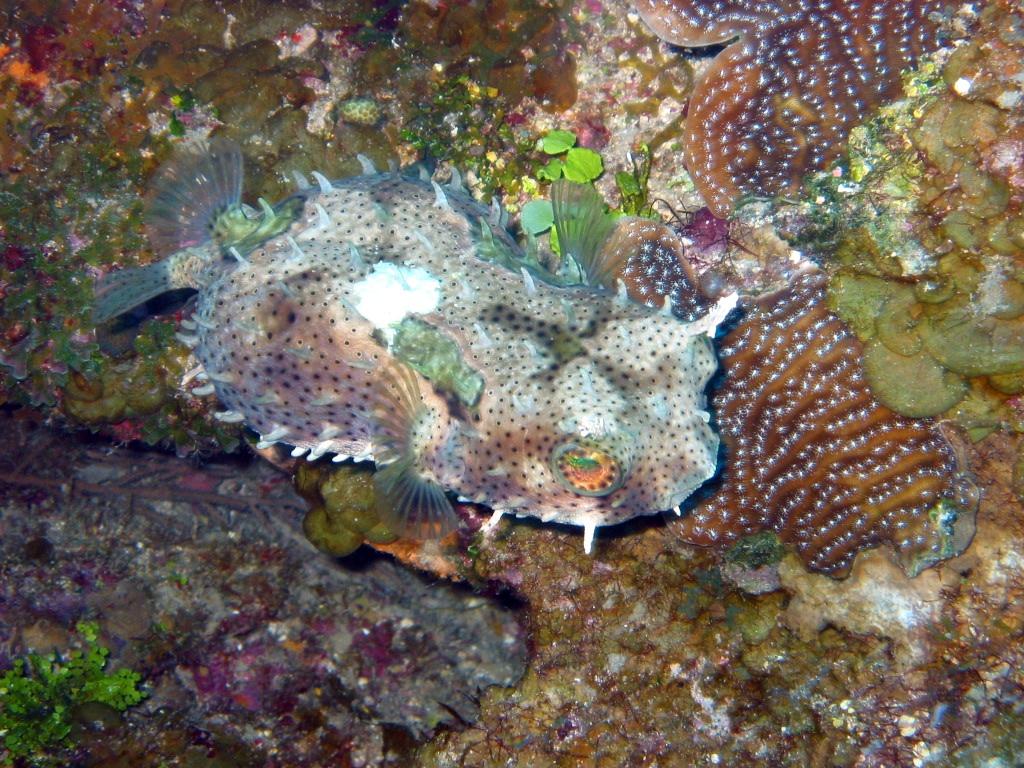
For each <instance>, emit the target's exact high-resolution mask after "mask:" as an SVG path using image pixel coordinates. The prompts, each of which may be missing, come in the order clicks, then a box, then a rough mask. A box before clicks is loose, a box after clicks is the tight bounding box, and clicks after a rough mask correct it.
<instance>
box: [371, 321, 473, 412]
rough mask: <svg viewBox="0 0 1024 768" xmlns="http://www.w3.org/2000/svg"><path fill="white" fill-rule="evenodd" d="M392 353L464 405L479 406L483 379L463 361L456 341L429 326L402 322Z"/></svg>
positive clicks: (396, 332)
mask: <svg viewBox="0 0 1024 768" xmlns="http://www.w3.org/2000/svg"><path fill="white" fill-rule="evenodd" d="M391 352H392V354H393V355H394V356H395V357H397V358H398V359H399V360H401V361H402V362H405V363H408V364H409V365H410V366H411V367H412V368H414V369H415V370H417V371H419V372H420V373H421V374H423V375H424V376H425V377H426V378H427V379H428V380H429V381H430V382H431V384H433V385H434V387H436V388H437V389H439V390H441V391H442V392H447V393H449V394H452V395H454V396H455V397H457V398H458V399H459V400H460V401H461V402H462V403H463V404H465V405H467V406H469V407H473V406H475V405H476V404H477V403H478V402H479V400H480V395H481V394H482V393H483V390H484V379H483V376H481V375H480V373H479V372H478V371H476V370H475V369H473V368H472V367H471V366H470V365H468V364H467V363H466V361H465V360H463V358H462V353H461V352H460V350H459V345H458V344H457V343H456V342H455V339H453V338H451V336H449V335H448V334H446V333H444V332H443V331H440V330H438V329H437V328H435V327H434V326H432V325H431V324H430V323H427V322H424V321H423V320H419V319H417V318H406V319H405V320H403V321H402V322H401V323H399V325H398V326H397V328H395V337H394V340H393V341H392V346H391Z"/></svg>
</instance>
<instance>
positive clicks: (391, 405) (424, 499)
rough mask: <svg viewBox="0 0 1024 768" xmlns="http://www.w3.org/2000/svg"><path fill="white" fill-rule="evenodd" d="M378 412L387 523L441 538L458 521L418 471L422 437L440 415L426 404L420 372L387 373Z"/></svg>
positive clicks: (402, 531) (381, 497) (380, 486)
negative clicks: (433, 419) (422, 392)
mask: <svg viewBox="0 0 1024 768" xmlns="http://www.w3.org/2000/svg"><path fill="white" fill-rule="evenodd" d="M382 379H383V381H382V382H381V385H382V389H381V391H380V392H379V398H380V399H379V402H378V404H377V407H376V408H375V409H374V411H373V422H374V426H375V431H374V454H375V456H374V458H375V460H376V461H377V464H378V470H377V474H376V475H374V485H375V486H376V491H377V505H378V507H379V509H380V514H381V517H382V519H383V520H384V522H385V523H386V524H387V525H388V527H389V528H391V530H392V531H393V532H395V533H397V534H399V535H402V536H410V537H412V538H417V539H433V538H440V537H442V536H444V535H445V534H447V533H448V532H449V531H452V530H454V529H455V527H456V525H457V520H456V517H455V511H454V510H453V509H452V505H451V502H449V501H448V497H447V496H445V493H444V490H443V489H442V488H441V487H440V486H439V485H438V484H437V483H436V482H434V481H433V480H432V479H430V478H428V477H425V476H424V475H423V473H422V472H421V471H420V469H419V467H418V463H419V462H418V459H419V455H418V451H417V448H416V442H417V437H418V436H419V435H422V433H423V431H424V430H425V429H429V428H430V427H431V423H430V420H431V418H432V416H436V411H434V410H433V409H431V408H430V407H429V406H428V405H426V404H425V403H424V402H423V397H422V395H421V394H420V388H419V383H418V382H417V379H416V374H415V373H413V371H412V370H411V369H410V368H409V367H408V366H405V365H402V364H400V363H398V364H395V365H392V366H391V367H389V368H388V369H387V370H385V371H384V372H383V375H382Z"/></svg>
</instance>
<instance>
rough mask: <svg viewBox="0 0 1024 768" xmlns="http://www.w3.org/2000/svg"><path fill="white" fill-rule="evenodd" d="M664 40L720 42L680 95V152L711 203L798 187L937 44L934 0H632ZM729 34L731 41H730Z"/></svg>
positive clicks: (717, 208) (719, 209)
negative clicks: (685, 102)
mask: <svg viewBox="0 0 1024 768" xmlns="http://www.w3.org/2000/svg"><path fill="white" fill-rule="evenodd" d="M633 5H634V6H635V7H636V9H637V10H638V11H639V12H640V14H641V16H642V17H643V18H644V20H645V21H646V22H647V24H648V25H649V26H650V27H651V29H653V30H654V32H655V33H656V34H658V35H659V36H660V37H662V38H663V39H664V40H666V41H668V42H670V43H672V44H674V45H681V46H712V45H724V46H725V47H724V49H723V50H722V51H721V52H720V53H718V55H717V56H716V57H715V59H714V60H713V62H712V64H711V66H710V68H709V69H708V71H707V72H705V73H704V75H703V76H702V77H701V78H700V79H699V80H698V82H697V84H696V86H695V88H694V91H693V93H692V95H691V96H690V101H689V109H688V112H687V116H686V123H685V126H684V134H683V157H684V161H685V162H686V165H687V167H688V168H689V170H690V173H691V174H692V175H693V178H694V181H695V182H696V184H697V186H698V188H699V189H700V191H701V193H702V194H703V196H704V200H705V201H706V203H707V205H708V207H709V208H711V210H712V211H713V212H714V213H715V214H716V215H718V216H723V217H724V216H726V215H728V214H729V212H730V211H731V210H732V208H733V206H734V204H735V203H736V200H737V199H738V198H739V197H740V196H741V195H776V194H786V193H792V192H795V191H796V190H797V188H798V187H799V184H800V182H801V180H802V178H803V176H804V175H805V174H807V173H808V172H809V171H812V170H818V169H821V168H823V167H824V166H825V165H826V164H827V163H828V162H830V161H831V160H832V159H833V158H834V157H835V156H836V154H837V153H838V152H839V151H840V149H841V147H842V143H843V142H844V141H845V139H846V134H847V132H848V131H849V129H850V128H851V127H852V126H853V125H855V124H856V123H858V122H860V121H861V120H862V119H863V118H864V117H865V116H866V115H867V113H868V111H869V110H870V109H871V108H872V107H875V106H877V105H879V104H881V103H884V102H885V101H887V100H889V99H891V98H893V97H894V96H896V95H898V93H899V86H900V81H899V72H900V70H901V69H904V68H906V67H908V66H911V65H912V64H913V63H914V61H915V60H916V59H917V57H918V56H920V55H921V54H922V53H924V52H927V51H930V50H933V49H934V48H935V47H937V44H938V37H937V34H936V32H937V25H936V24H935V22H934V21H933V20H932V18H931V17H932V15H933V14H934V13H936V12H937V11H939V10H941V9H942V8H943V3H942V2H939V1H938V0H931V1H930V2H913V1H912V0H897V1H896V2H889V1H884V0H873V1H872V2H864V3H848V2H840V1H837V0H833V1H830V2H810V1H809V0H789V1H788V2H781V3H761V2H753V1H752V0H731V1H730V2H715V3H712V2H705V0H671V1H669V2H659V1H656V0H636V1H635V2H634V3H633ZM734 38H738V40H734Z"/></svg>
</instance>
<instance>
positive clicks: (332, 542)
mask: <svg viewBox="0 0 1024 768" xmlns="http://www.w3.org/2000/svg"><path fill="white" fill-rule="evenodd" d="M293 482H294V483H295V488H296V490H297V491H298V492H299V493H300V494H301V495H302V496H303V497H304V498H305V499H306V500H307V501H308V502H309V503H310V509H309V511H308V512H306V515H305V517H304V518H303V521H302V530H303V532H304V533H305V534H306V538H307V539H309V541H310V543H312V544H313V545H314V546H315V547H316V548H317V549H320V550H321V551H323V552H326V553H328V554H330V555H334V556H336V557H344V556H346V555H350V554H352V553H353V552H355V551H356V550H357V549H358V548H359V547H360V546H361V545H362V544H363V542H364V541H368V542H371V543H374V544H387V543H390V542H392V541H394V540H395V538H396V537H395V535H394V534H393V533H392V532H391V531H390V530H389V529H388V527H387V526H386V525H385V524H384V523H383V522H382V521H381V518H380V513H379V510H378V508H377V494H376V491H375V489H374V484H373V473H372V472H371V471H369V470H366V469H361V468H358V467H353V466H341V467H331V468H325V467H323V466H321V465H318V464H308V463H303V464H300V465H299V468H298V471H297V472H296V473H295V475H294V478H293Z"/></svg>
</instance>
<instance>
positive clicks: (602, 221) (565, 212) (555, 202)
mask: <svg viewBox="0 0 1024 768" xmlns="http://www.w3.org/2000/svg"><path fill="white" fill-rule="evenodd" d="M551 208H552V212H553V214H554V220H555V231H556V232H557V233H558V245H559V248H561V250H562V254H563V255H568V256H571V257H572V258H573V259H574V260H575V261H576V263H577V264H578V265H579V267H580V269H581V271H582V272H583V273H584V274H585V275H586V278H587V284H588V285H591V286H593V287H595V288H597V287H604V288H610V287H612V286H613V285H614V283H615V278H614V275H613V274H612V273H609V271H608V265H607V264H605V263H604V260H603V259H602V258H601V256H602V250H601V245H602V244H603V243H604V241H605V240H606V239H607V238H608V235H609V233H610V232H611V231H612V228H613V227H614V226H615V220H614V219H613V218H612V217H611V216H610V215H609V214H607V213H605V210H604V201H603V200H602V199H601V196H600V195H599V194H598V193H597V190H596V189H594V188H593V187H591V186H589V185H587V184H576V183H573V182H571V181H568V180H566V179H559V180H558V181H556V182H555V183H554V184H552V185H551Z"/></svg>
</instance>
